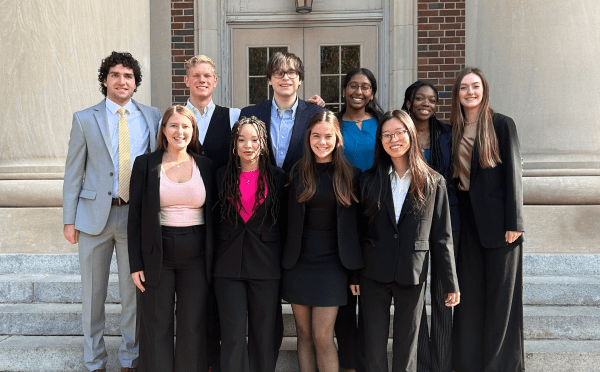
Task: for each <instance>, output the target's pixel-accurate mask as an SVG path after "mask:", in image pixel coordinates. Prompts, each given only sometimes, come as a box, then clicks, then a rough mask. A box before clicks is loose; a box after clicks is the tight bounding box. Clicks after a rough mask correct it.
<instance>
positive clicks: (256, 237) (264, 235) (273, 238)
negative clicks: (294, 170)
mask: <svg viewBox="0 0 600 372" xmlns="http://www.w3.org/2000/svg"><path fill="white" fill-rule="evenodd" d="M271 171H272V172H273V174H274V175H275V181H276V183H277V189H276V190H267V192H268V193H272V192H275V193H276V194H277V198H278V200H279V203H280V204H279V205H280V207H279V214H278V217H277V222H276V223H275V225H273V218H272V216H271V207H272V203H271V200H270V199H268V198H267V199H266V200H265V201H264V202H263V203H262V204H261V205H260V206H259V207H258V209H257V210H256V211H255V212H254V213H253V214H252V216H251V217H250V219H249V220H248V222H244V220H243V219H242V217H241V216H240V215H239V213H238V214H237V216H236V217H237V218H236V220H234V221H230V220H229V218H225V219H223V218H222V215H221V203H222V201H221V200H219V201H218V202H217V204H216V207H215V209H214V211H215V215H214V220H215V221H219V222H218V224H217V231H218V233H217V236H218V240H217V242H216V248H215V265H214V276H215V277H222V278H241V279H258V280H268V279H279V278H280V276H281V269H280V260H281V239H282V237H283V236H284V234H285V231H282V229H283V228H284V227H285V221H286V218H285V217H286V216H285V206H283V205H282V203H284V199H283V189H284V187H283V186H284V182H285V173H284V172H283V170H281V168H277V167H275V166H271ZM224 176H225V167H223V168H221V169H219V170H218V171H217V177H216V179H217V188H218V191H219V192H221V191H222V190H223V177H224ZM282 217H283V218H282ZM236 222H237V226H236Z"/></svg>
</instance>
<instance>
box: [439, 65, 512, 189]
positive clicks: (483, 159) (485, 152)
mask: <svg viewBox="0 0 600 372" xmlns="http://www.w3.org/2000/svg"><path fill="white" fill-rule="evenodd" d="M468 74H475V75H477V76H479V78H480V79H481V84H482V88H483V97H481V103H480V104H479V113H478V114H477V124H476V125H477V134H476V137H475V140H476V143H477V149H478V150H479V165H480V166H481V167H482V168H494V167H495V166H496V165H498V164H500V163H502V160H501V159H500V148H499V146H498V138H497V137H496V132H495V131H494V123H493V122H492V115H493V114H494V111H493V110H492V109H491V108H490V90H489V84H488V81H487V79H486V78H485V75H484V74H483V71H481V70H480V69H478V68H477V67H465V68H464V69H462V70H461V71H460V72H459V73H458V76H457V77H456V80H454V85H453V86H452V104H451V107H452V110H451V113H450V123H451V125H452V155H453V166H454V173H453V174H452V177H453V178H456V177H458V170H459V169H460V166H459V160H458V148H459V146H460V142H461V140H462V138H463V133H464V131H465V112H464V109H463V107H462V104H461V103H460V98H459V93H460V84H461V83H462V80H463V79H464V77H465V76H467V75H468Z"/></svg>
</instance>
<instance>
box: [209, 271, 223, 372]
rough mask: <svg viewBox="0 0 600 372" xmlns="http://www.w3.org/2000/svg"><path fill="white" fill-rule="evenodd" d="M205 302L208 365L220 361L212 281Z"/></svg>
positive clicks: (219, 342) (217, 319)
mask: <svg viewBox="0 0 600 372" xmlns="http://www.w3.org/2000/svg"><path fill="white" fill-rule="evenodd" d="M206 304H207V305H206V338H207V340H206V344H207V353H208V365H209V366H218V365H220V363H221V321H220V320H219V306H218V304H217V297H216V296H215V285H214V282H213V283H212V284H211V285H210V291H209V293H208V298H207V301H206ZM212 372H215V371H212Z"/></svg>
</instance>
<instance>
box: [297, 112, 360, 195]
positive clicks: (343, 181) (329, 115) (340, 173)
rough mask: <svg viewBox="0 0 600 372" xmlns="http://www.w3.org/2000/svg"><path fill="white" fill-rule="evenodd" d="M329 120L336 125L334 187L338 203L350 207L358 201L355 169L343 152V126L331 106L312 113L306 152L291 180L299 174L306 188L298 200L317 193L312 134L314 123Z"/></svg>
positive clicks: (332, 165)
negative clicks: (354, 181) (313, 114)
mask: <svg viewBox="0 0 600 372" xmlns="http://www.w3.org/2000/svg"><path fill="white" fill-rule="evenodd" d="M322 122H326V123H329V124H332V125H333V128H334V132H335V149H334V150H333V153H332V161H331V167H332V168H333V176H332V180H333V191H334V193H335V197H336V199H337V202H338V204H340V205H342V206H344V207H349V206H350V205H351V204H352V202H358V198H357V197H356V195H355V193H354V185H353V184H352V177H353V175H354V170H353V167H352V164H350V162H349V161H348V160H347V159H346V157H345V156H344V139H343V137H342V132H341V130H340V123H339V122H338V120H337V118H336V117H335V114H334V113H333V112H331V111H329V110H323V111H320V112H318V113H317V114H316V115H315V116H313V117H312V118H311V119H310V121H309V122H308V125H307V127H306V135H305V136H304V155H303V156H302V158H301V159H300V160H298V162H297V163H296V164H294V166H293V167H292V170H291V172H290V180H291V179H292V178H293V176H294V175H296V174H298V176H299V177H300V183H301V185H302V186H303V190H302V192H301V193H300V195H299V196H298V202H299V203H304V202H307V201H309V200H311V199H312V198H313V196H315V192H316V191H317V160H316V157H315V154H314V153H313V151H312V148H311V147H310V136H311V133H312V130H313V128H314V127H315V125H317V124H319V123H322Z"/></svg>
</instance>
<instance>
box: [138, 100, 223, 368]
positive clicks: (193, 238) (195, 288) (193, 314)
mask: <svg viewBox="0 0 600 372" xmlns="http://www.w3.org/2000/svg"><path fill="white" fill-rule="evenodd" d="M197 151H198V127H197V126H196V119H195V118H194V114H193V113H192V112H191V111H190V110H189V109H188V108H186V107H184V106H172V107H170V108H169V109H167V111H166V112H165V114H164V116H163V119H162V123H161V126H160V132H159V135H158V149H157V150H156V151H155V152H153V153H151V154H145V155H142V156H139V157H138V158H137V159H136V160H135V163H134V165H133V169H132V172H131V187H130V190H131V192H130V206H129V223H128V226H127V233H128V240H129V266H130V270H131V276H132V278H133V281H134V283H135V285H136V286H137V287H138V288H139V290H140V292H139V293H138V306H140V307H141V327H140V334H139V340H140V357H139V364H138V369H139V370H140V371H160V372H165V371H178V372H190V371H192V372H196V371H197V372H206V371H207V370H208V361H207V355H206V354H207V353H206V298H207V295H208V289H209V282H210V280H211V278H212V261H213V260H212V254H213V249H212V230H213V227H212V213H211V211H212V198H211V195H212V193H213V190H212V188H211V185H212V183H211V180H212V177H213V174H212V165H211V162H210V160H209V159H208V158H206V157H204V156H201V155H198V154H197V153H196V152H197ZM176 296H177V297H176ZM175 298H177V332H176V333H177V344H176V346H174V345H173V338H174V336H175V329H174V323H175V322H174V315H173V314H174V311H173V310H174V308H175Z"/></svg>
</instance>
